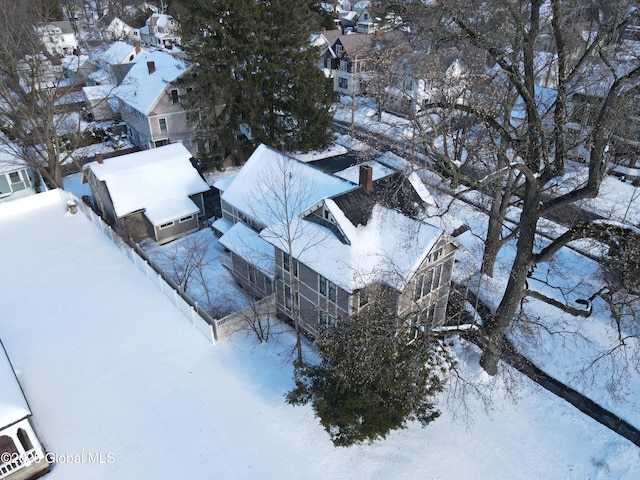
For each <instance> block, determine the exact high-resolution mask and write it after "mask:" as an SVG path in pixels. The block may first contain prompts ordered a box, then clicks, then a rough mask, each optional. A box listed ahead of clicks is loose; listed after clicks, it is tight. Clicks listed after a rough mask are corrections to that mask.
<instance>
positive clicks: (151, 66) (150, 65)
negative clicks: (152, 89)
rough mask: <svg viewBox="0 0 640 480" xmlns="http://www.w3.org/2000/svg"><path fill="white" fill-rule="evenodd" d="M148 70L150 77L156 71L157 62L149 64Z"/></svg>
mask: <svg viewBox="0 0 640 480" xmlns="http://www.w3.org/2000/svg"><path fill="white" fill-rule="evenodd" d="M147 68H148V69H149V75H151V74H152V73H153V72H155V71H156V62H147Z"/></svg>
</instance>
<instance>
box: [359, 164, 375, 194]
mask: <svg viewBox="0 0 640 480" xmlns="http://www.w3.org/2000/svg"><path fill="white" fill-rule="evenodd" d="M360 186H361V187H363V188H364V189H365V190H366V191H367V192H370V191H371V190H373V168H371V167H370V166H369V165H360Z"/></svg>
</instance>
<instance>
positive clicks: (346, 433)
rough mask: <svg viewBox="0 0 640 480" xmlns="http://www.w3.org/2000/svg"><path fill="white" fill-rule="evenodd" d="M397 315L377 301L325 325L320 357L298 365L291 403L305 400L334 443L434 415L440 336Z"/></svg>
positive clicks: (382, 432)
mask: <svg viewBox="0 0 640 480" xmlns="http://www.w3.org/2000/svg"><path fill="white" fill-rule="evenodd" d="M423 333H426V332H421V331H416V330H412V329H411V328H410V327H409V324H408V323H407V322H406V321H404V320H401V319H398V318H397V317H396V316H395V315H394V314H393V312H392V310H391V309H390V308H388V307H385V306H384V304H383V302H373V303H372V304H371V305H370V306H369V307H368V308H367V309H366V310H363V311H362V312H361V313H359V314H358V315H356V316H354V317H352V318H349V319H344V320H341V321H339V322H338V324H337V325H335V326H331V327H328V328H327V329H326V330H325V331H324V332H323V334H322V336H321V338H319V339H318V340H317V345H318V347H319V350H320V355H321V358H322V362H321V363H320V364H319V365H310V364H305V365H300V364H298V365H297V367H296V374H295V376H296V388H295V389H293V390H292V391H291V392H289V394H288V396H287V400H288V401H289V403H292V404H295V405H299V404H305V403H308V402H311V404H312V406H313V409H314V410H315V412H316V415H317V416H318V417H319V418H320V422H321V423H322V425H323V426H324V428H325V429H326V431H327V432H328V433H329V435H330V437H331V440H332V441H333V443H334V444H335V445H338V446H348V445H352V444H354V443H361V442H365V441H373V440H376V439H379V438H385V436H386V435H387V434H388V433H389V432H390V431H392V430H396V429H398V428H403V427H404V426H405V425H406V423H407V422H409V421H411V420H417V421H419V422H420V423H422V424H423V425H427V424H428V423H430V422H431V421H433V420H435V419H436V418H437V417H438V416H439V412H438V411H437V410H436V409H435V408H434V406H433V397H434V396H435V394H436V393H438V392H439V391H441V389H442V384H441V378H440V377H439V373H441V370H440V369H439V368H438V366H442V365H441V363H442V360H443V359H444V358H445V357H444V356H441V350H440V349H439V344H438V343H437V342H436V341H435V340H434V339H433V338H431V337H429V336H428V335H423Z"/></svg>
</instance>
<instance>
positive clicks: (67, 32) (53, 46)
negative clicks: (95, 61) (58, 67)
mask: <svg viewBox="0 0 640 480" xmlns="http://www.w3.org/2000/svg"><path fill="white" fill-rule="evenodd" d="M36 31H37V32H38V35H40V40H41V41H42V44H43V45H44V48H45V49H46V50H47V52H49V55H72V54H73V52H74V50H76V49H77V48H78V39H77V37H76V34H75V32H74V31H73V27H72V26H71V23H69V21H68V20H63V21H60V22H51V23H47V24H43V25H39V26H38V27H36Z"/></svg>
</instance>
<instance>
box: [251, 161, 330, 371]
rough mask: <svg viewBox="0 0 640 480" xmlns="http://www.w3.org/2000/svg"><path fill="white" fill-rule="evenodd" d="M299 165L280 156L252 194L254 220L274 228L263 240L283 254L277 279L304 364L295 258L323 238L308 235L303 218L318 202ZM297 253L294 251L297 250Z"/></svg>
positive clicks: (297, 355) (299, 356) (310, 179)
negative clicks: (303, 214) (301, 216)
mask: <svg viewBox="0 0 640 480" xmlns="http://www.w3.org/2000/svg"><path fill="white" fill-rule="evenodd" d="M306 168H307V167H305V166H304V165H303V164H301V163H300V162H298V161H296V160H294V159H291V158H288V157H286V156H284V155H277V158H276V159H275V162H274V164H273V166H272V169H271V171H270V172H268V173H267V175H266V177H265V178H263V179H262V181H261V182H260V186H259V189H258V191H256V192H253V193H251V194H249V196H250V197H251V203H252V204H253V205H255V208H254V209H253V212H252V214H253V216H254V217H255V218H256V219H257V220H258V221H268V222H269V223H270V224H271V225H270V228H269V230H268V231H265V232H264V233H263V235H262V236H263V237H264V238H265V239H267V240H268V241H269V242H270V243H272V244H274V245H275V246H276V247H277V248H278V250H277V251H280V252H282V258H281V259H277V260H276V263H277V264H278V263H280V264H281V266H282V268H281V272H282V275H281V276H280V277H279V278H277V284H276V288H277V289H278V288H279V289H281V290H280V292H279V294H281V295H282V297H283V299H284V302H285V308H288V309H289V310H290V317H291V320H292V321H293V324H294V328H295V332H296V345H295V351H296V362H297V363H298V364H302V361H303V352H302V335H303V331H302V327H301V320H302V318H301V317H302V315H303V312H302V311H301V309H300V303H299V298H300V279H299V270H298V268H299V266H298V261H297V260H296V257H299V256H300V255H302V254H303V253H304V252H305V251H307V250H309V249H310V248H313V247H314V245H317V244H318V243H319V242H320V241H322V238H319V236H318V235H319V234H317V233H316V234H314V235H309V229H308V228H305V227H306V223H305V222H304V221H302V220H301V219H300V215H301V214H302V213H303V212H304V211H305V210H307V209H308V208H309V207H311V206H312V203H313V202H314V201H319V200H320V198H316V195H317V194H316V188H317V185H315V183H314V180H313V177H312V176H311V175H309V174H308V171H307V170H306ZM294 249H295V250H294Z"/></svg>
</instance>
